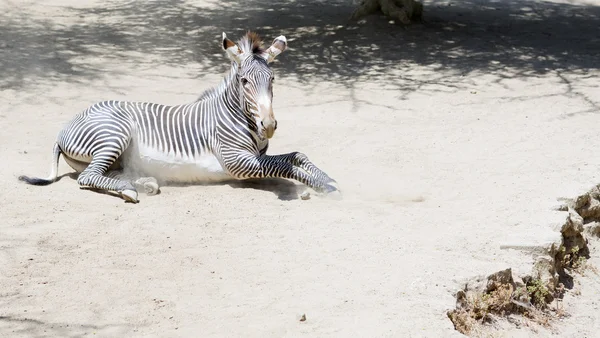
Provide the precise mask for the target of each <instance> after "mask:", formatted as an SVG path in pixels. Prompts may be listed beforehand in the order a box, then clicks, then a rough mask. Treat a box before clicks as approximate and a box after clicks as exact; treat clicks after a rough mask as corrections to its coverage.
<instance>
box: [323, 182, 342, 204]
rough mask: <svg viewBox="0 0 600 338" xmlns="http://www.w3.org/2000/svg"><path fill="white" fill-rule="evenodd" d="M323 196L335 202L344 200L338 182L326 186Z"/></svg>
mask: <svg viewBox="0 0 600 338" xmlns="http://www.w3.org/2000/svg"><path fill="white" fill-rule="evenodd" d="M323 194H324V195H325V197H327V198H331V199H334V200H341V199H342V192H341V191H340V190H339V189H338V185H337V182H335V181H334V182H330V183H327V184H325V188H324V189H323Z"/></svg>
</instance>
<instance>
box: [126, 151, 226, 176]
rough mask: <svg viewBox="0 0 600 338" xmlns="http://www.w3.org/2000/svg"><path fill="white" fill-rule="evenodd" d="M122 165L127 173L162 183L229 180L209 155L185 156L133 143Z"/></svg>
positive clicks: (217, 162)
mask: <svg viewBox="0 0 600 338" xmlns="http://www.w3.org/2000/svg"><path fill="white" fill-rule="evenodd" d="M122 166H123V169H124V170H125V171H126V172H132V173H135V174H136V175H137V176H140V177H141V176H145V177H154V178H156V179H157V180H159V181H161V182H179V183H205V182H206V183H209V182H220V181H225V180H230V179H231V178H232V177H231V176H230V175H229V173H228V172H227V170H226V169H224V168H223V166H222V165H221V163H220V162H219V160H218V159H217V157H216V156H215V155H214V154H212V153H204V154H202V155H200V156H196V157H184V156H181V155H177V154H175V153H173V152H171V153H164V152H161V151H159V150H157V149H153V148H151V147H147V146H143V145H135V144H134V145H131V146H130V147H129V149H128V151H127V152H126V153H125V154H123V161H122Z"/></svg>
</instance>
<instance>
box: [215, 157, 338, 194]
mask: <svg viewBox="0 0 600 338" xmlns="http://www.w3.org/2000/svg"><path fill="white" fill-rule="evenodd" d="M225 165H226V167H227V169H228V171H229V172H230V173H231V175H232V176H234V177H236V178H238V179H247V178H267V177H276V178H287V179H293V180H296V181H298V182H300V183H302V184H304V185H306V186H308V187H310V188H312V189H314V190H315V191H317V192H321V193H330V192H334V191H336V190H337V188H336V187H334V186H332V185H330V184H327V183H326V182H325V181H324V180H322V179H320V178H317V177H314V176H312V175H310V174H308V173H307V172H306V171H304V170H303V169H301V168H300V167H297V166H294V165H293V164H292V163H291V161H290V157H289V156H287V157H286V155H275V156H270V155H263V156H260V157H256V156H254V155H251V154H248V155H237V156H234V157H233V158H232V159H231V160H229V161H227V160H226V161H225Z"/></svg>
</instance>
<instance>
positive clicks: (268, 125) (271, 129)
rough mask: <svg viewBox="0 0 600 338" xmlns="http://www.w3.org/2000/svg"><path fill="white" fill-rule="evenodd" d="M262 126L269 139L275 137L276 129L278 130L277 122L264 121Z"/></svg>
mask: <svg viewBox="0 0 600 338" xmlns="http://www.w3.org/2000/svg"><path fill="white" fill-rule="evenodd" d="M260 124H261V125H262V127H263V129H264V131H265V135H266V136H267V138H271V137H273V134H275V129H277V121H275V120H265V121H262V122H261V123H260Z"/></svg>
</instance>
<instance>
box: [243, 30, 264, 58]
mask: <svg viewBox="0 0 600 338" xmlns="http://www.w3.org/2000/svg"><path fill="white" fill-rule="evenodd" d="M238 46H239V47H240V49H241V50H242V52H243V53H244V54H246V53H247V54H254V55H260V54H262V53H264V52H265V50H266V49H265V48H264V46H263V40H262V39H261V38H260V36H259V35H258V34H257V33H255V32H251V31H248V32H246V35H244V36H243V37H242V38H241V39H240V41H239V42H238Z"/></svg>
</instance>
